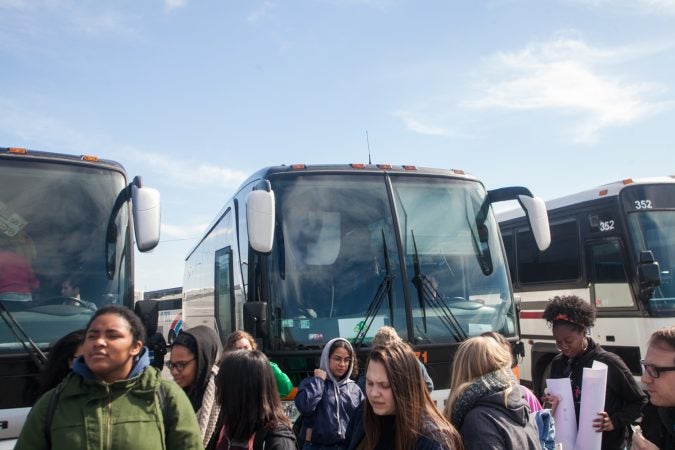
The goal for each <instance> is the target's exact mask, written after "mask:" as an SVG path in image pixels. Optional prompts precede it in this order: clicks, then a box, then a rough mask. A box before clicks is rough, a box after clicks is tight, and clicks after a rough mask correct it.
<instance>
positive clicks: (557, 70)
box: [463, 38, 669, 142]
mask: <svg viewBox="0 0 675 450" xmlns="http://www.w3.org/2000/svg"><path fill="white" fill-rule="evenodd" d="M662 50H663V47H647V46H645V47H624V48H593V47H590V46H589V45H587V44H586V43H584V42H583V41H581V40H579V39H565V38H559V39H555V40H553V41H549V42H543V43H537V44H530V45H528V46H527V47H526V48H524V49H523V50H520V51H517V52H514V53H499V54H497V55H495V56H494V57H491V58H489V59H488V60H487V66H488V68H489V69H488V70H487V71H486V72H487V73H486V78H485V79H484V80H482V81H481V82H480V83H479V84H480V85H481V88H480V91H481V94H480V95H479V96H478V98H476V99H473V100H469V101H465V102H464V103H463V104H464V106H468V107H471V108H476V109H493V108H499V109H507V110H551V111H562V112H565V113H569V114H576V115H579V116H580V119H579V122H578V124H577V126H576V127H575V131H574V133H575V135H574V138H573V139H574V140H575V141H578V142H593V141H594V140H595V139H596V138H597V134H598V133H599V132H600V131H602V130H603V129H605V128H607V127H611V126H619V125H625V124H629V123H632V122H635V121H637V120H641V119H644V118H645V117H647V116H649V115H651V114H654V113H656V112H658V111H660V110H662V109H663V108H665V107H666V106H668V105H669V102H666V101H663V100H657V99H656V98H658V97H659V96H662V95H663V94H664V93H665V92H666V88H665V87H664V86H661V85H658V84H655V83H645V82H636V81H629V80H625V79H623V78H622V77H620V76H618V75H615V74H613V73H612V72H611V71H609V70H608V69H607V67H608V66H610V65H613V64H614V65H615V64H620V63H623V62H630V63H633V64H634V59H636V58H638V57H640V56H643V55H646V54H649V53H654V52H658V51H662ZM603 69H604V70H605V71H607V72H608V73H604V72H603Z"/></svg>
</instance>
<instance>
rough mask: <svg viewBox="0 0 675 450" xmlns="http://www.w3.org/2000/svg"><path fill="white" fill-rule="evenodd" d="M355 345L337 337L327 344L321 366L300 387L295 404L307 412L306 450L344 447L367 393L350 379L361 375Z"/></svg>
mask: <svg viewBox="0 0 675 450" xmlns="http://www.w3.org/2000/svg"><path fill="white" fill-rule="evenodd" d="M356 366H357V362H356V355H355V354H354V349H353V348H352V345H351V344H350V343H349V341H347V340H346V339H343V338H335V339H332V340H330V341H328V343H327V344H326V345H325V347H324V348H323V352H322V353H321V362H320V365H319V367H320V368H319V369H315V370H314V376H311V377H308V378H305V379H304V380H302V382H301V383H300V386H299V387H298V393H297V395H296V396H295V406H296V407H297V408H298V411H300V414H302V415H303V420H302V428H301V431H300V437H301V438H304V441H305V443H304V445H303V447H302V448H303V450H327V449H335V450H343V449H344V448H345V445H346V442H345V439H346V437H345V435H346V431H347V426H348V425H349V421H350V420H351V418H352V415H353V414H354V411H355V410H356V408H358V407H359V405H360V404H361V402H362V401H363V393H362V392H361V389H360V388H359V387H358V386H357V385H356V383H355V382H354V381H353V380H352V379H351V378H350V377H351V376H356V375H357V373H356V372H357V368H356Z"/></svg>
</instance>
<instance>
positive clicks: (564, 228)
mask: <svg viewBox="0 0 675 450" xmlns="http://www.w3.org/2000/svg"><path fill="white" fill-rule="evenodd" d="M546 206H547V209H548V215H549V220H550V225H551V246H550V247H549V249H548V250H547V251H545V252H539V251H538V250H537V249H536V248H535V247H534V245H533V244H532V237H531V235H530V233H529V232H528V231H527V230H526V228H525V224H526V221H525V219H524V218H523V217H522V214H520V213H519V212H518V211H507V212H504V213H500V214H498V217H497V218H498V220H499V222H500V228H501V231H502V238H503V240H504V245H505V248H506V253H507V258H508V263H509V269H510V273H511V279H512V282H513V288H514V292H515V293H516V295H517V296H519V297H520V299H521V312H520V329H521V339H522V340H523V341H524V342H526V343H528V344H529V345H526V356H525V358H524V361H523V364H522V365H521V378H522V379H523V380H524V382H526V383H532V384H533V386H534V389H535V391H536V392H537V393H538V394H541V390H542V383H543V381H544V379H545V376H546V374H547V370H548V367H549V363H550V361H551V359H552V358H553V356H554V355H555V354H557V350H556V349H555V345H554V344H555V343H554V341H553V338H552V335H551V330H550V329H549V328H548V327H547V325H546V323H545V321H544V320H543V319H542V312H543V310H544V308H545V306H546V304H547V302H548V300H549V299H551V298H552V297H554V296H562V295H577V296H578V297H580V298H582V299H584V300H586V301H588V302H589V303H591V304H593V305H595V307H596V308H597V321H596V323H595V326H594V327H593V330H592V337H593V339H594V340H595V341H596V342H598V343H599V344H600V345H602V346H603V347H604V348H605V349H607V350H609V351H612V352H615V353H617V354H618V355H620V356H621V357H622V358H623V359H624V361H625V362H626V364H627V365H628V367H629V368H630V369H631V371H632V372H633V374H634V375H635V376H636V377H638V376H640V374H641V367H640V360H641V359H642V357H643V356H644V353H645V351H646V343H647V340H648V338H649V336H650V335H651V333H652V332H653V331H654V330H656V329H658V328H660V327H663V326H666V325H672V324H673V317H674V316H675V280H674V279H673V270H675V177H658V178H647V179H634V180H631V179H627V180H622V181H619V182H615V183H611V184H608V185H605V186H600V187H598V188H595V189H591V190H588V191H584V192H581V193H578V194H574V195H569V196H566V197H563V198H560V199H557V200H551V201H549V202H546ZM650 252H651V253H650ZM652 257H653V261H652ZM654 261H655V262H654ZM657 264H658V270H655V271H653V272H652V274H655V276H654V275H652V278H660V284H659V282H656V281H655V280H654V279H652V280H649V279H648V278H649V276H648V275H647V274H648V273H649V271H650V270H651V269H657ZM657 284H658V285H657Z"/></svg>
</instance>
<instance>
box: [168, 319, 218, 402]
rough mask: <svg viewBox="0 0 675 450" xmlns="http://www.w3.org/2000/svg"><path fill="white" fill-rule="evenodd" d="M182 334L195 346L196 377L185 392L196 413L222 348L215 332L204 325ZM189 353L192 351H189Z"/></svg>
mask: <svg viewBox="0 0 675 450" xmlns="http://www.w3.org/2000/svg"><path fill="white" fill-rule="evenodd" d="M183 333H184V334H187V335H190V336H192V338H193V339H194V342H195V343H196V346H197V354H195V357H196V358H197V377H196V378H195V382H194V384H193V385H192V386H189V387H188V388H187V389H186V390H185V392H186V393H187V394H188V397H189V398H190V403H192V407H193V408H194V410H195V411H198V410H199V408H200V407H201V405H202V399H203V398H204V392H205V391H206V388H207V386H208V384H209V377H210V375H211V371H212V369H213V366H214V365H215V364H216V361H217V360H218V355H219V354H220V353H221V349H222V346H221V343H220V338H219V337H218V335H217V334H216V332H215V331H213V329H211V328H209V327H207V326H206V325H198V326H196V327H192V328H190V329H188V330H184V331H181V334H183ZM179 336H180V335H179ZM174 345H180V343H179V342H178V343H175V344H174ZM190 351H193V350H192V349H190Z"/></svg>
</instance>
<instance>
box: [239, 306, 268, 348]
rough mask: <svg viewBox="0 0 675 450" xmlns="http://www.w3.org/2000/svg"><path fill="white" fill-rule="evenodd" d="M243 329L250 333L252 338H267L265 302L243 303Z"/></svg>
mask: <svg viewBox="0 0 675 450" xmlns="http://www.w3.org/2000/svg"><path fill="white" fill-rule="evenodd" d="M244 330H246V331H247V332H249V333H251V334H252V335H253V337H254V338H263V339H267V338H268V337H269V330H268V329H267V302H246V303H244Z"/></svg>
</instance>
